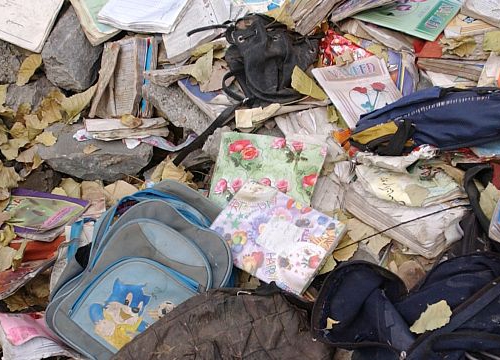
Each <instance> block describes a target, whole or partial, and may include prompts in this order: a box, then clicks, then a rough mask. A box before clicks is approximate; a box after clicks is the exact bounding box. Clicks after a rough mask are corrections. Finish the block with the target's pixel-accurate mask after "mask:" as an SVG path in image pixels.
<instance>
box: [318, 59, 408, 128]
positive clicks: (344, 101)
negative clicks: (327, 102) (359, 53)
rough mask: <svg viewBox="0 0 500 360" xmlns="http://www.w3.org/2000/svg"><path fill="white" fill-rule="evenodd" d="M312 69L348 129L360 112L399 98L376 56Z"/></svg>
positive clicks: (356, 120)
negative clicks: (346, 63)
mask: <svg viewBox="0 0 500 360" xmlns="http://www.w3.org/2000/svg"><path fill="white" fill-rule="evenodd" d="M312 73H313V75H314V77H315V78H316V80H317V81H318V83H319V84H320V85H321V87H323V90H325V92H326V93H327V94H328V97H329V98H330V99H331V100H332V102H333V104H334V105H335V107H336V108H337V109H338V110H339V111H340V113H341V114H342V117H343V118H344V120H345V121H346V123H347V125H348V126H349V127H350V128H351V129H352V128H354V127H355V126H356V124H357V122H358V121H359V117H360V115H362V114H365V113H368V112H370V111H373V110H376V109H379V108H381V107H383V106H385V105H387V104H390V103H392V102H394V101H396V100H398V99H399V98H401V92H400V91H399V90H398V88H397V87H396V85H395V84H394V82H393V81H392V79H391V76H390V74H389V71H388V70H387V66H386V64H385V61H384V60H383V59H379V58H378V57H376V56H370V57H368V58H365V59H361V60H358V61H354V62H353V63H351V64H349V65H345V66H327V67H323V68H316V69H313V70H312Z"/></svg>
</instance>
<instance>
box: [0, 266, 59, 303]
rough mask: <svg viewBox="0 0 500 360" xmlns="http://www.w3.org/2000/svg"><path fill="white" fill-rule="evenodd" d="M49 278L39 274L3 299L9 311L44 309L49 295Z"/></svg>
mask: <svg viewBox="0 0 500 360" xmlns="http://www.w3.org/2000/svg"><path fill="white" fill-rule="evenodd" d="M49 282H50V280H49V278H48V276H45V274H44V273H43V274H40V275H39V276H37V277H35V278H34V279H33V280H32V281H30V282H29V283H28V284H26V286H25V287H22V288H21V289H19V290H18V291H16V292H15V293H14V294H13V295H11V296H9V297H8V298H6V299H4V300H3V301H4V302H5V303H6V304H7V307H8V308H9V310H10V311H12V312H15V311H22V310H26V309H28V308H30V307H33V306H41V307H46V306H47V303H48V294H49Z"/></svg>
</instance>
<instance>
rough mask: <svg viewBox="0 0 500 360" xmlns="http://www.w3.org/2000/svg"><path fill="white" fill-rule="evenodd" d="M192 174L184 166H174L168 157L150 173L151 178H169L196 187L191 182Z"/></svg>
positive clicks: (160, 179) (157, 179)
mask: <svg viewBox="0 0 500 360" xmlns="http://www.w3.org/2000/svg"><path fill="white" fill-rule="evenodd" d="M193 177H194V176H193V174H191V173H190V172H189V171H186V170H185V168H184V166H182V165H179V166H175V165H174V163H173V162H172V160H171V159H170V158H168V157H167V158H166V159H165V160H163V161H162V162H161V163H159V164H158V166H157V167H156V168H155V170H154V171H153V174H152V175H151V180H152V181H154V182H155V183H156V182H160V181H162V180H166V179H170V180H175V181H178V182H181V183H184V184H186V185H188V186H190V187H192V188H196V184H194V183H193V181H192V180H193Z"/></svg>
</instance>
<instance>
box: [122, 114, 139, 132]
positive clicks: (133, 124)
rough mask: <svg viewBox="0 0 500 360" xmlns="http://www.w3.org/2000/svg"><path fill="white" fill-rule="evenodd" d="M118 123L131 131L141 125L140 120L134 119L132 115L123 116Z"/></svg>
mask: <svg viewBox="0 0 500 360" xmlns="http://www.w3.org/2000/svg"><path fill="white" fill-rule="evenodd" d="M120 122H121V123H122V125H125V126H126V127H128V128H131V129H135V128H137V127H139V126H141V125H142V119H141V118H138V117H135V116H134V115H130V114H127V115H123V116H122V117H121V118H120Z"/></svg>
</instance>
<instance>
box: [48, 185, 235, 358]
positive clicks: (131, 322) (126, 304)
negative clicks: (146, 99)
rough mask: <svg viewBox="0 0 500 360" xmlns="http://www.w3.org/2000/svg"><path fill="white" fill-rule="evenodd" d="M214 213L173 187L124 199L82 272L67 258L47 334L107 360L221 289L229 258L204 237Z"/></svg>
mask: <svg viewBox="0 0 500 360" xmlns="http://www.w3.org/2000/svg"><path fill="white" fill-rule="evenodd" d="M219 212H220V209H219V208H218V207H217V206H215V205H214V204H212V203H211V202H210V201H209V200H208V199H206V198H205V197H203V196H202V195H201V194H199V193H197V192H196V191H194V190H192V189H190V188H188V187H186V186H184V185H182V184H179V183H176V182H174V181H164V182H161V183H159V184H157V185H155V186H154V187H153V188H152V189H147V190H143V191H139V192H137V193H135V194H133V195H132V196H127V197H125V198H123V199H121V201H119V203H118V204H117V205H115V206H114V207H112V208H110V209H109V210H108V211H107V212H106V213H104V214H103V216H101V218H100V219H99V221H98V222H97V223H96V224H95V228H94V234H93V239H92V243H91V248H90V255H89V258H88V263H87V264H86V266H82V265H80V263H79V262H78V261H77V259H76V257H77V252H75V251H68V257H69V258H68V265H67V266H66V268H65V270H64V271H63V273H62V275H61V277H60V278H59V280H58V282H57V283H56V285H55V287H54V290H53V292H52V294H51V298H50V302H49V305H48V307H47V310H46V321H47V325H48V327H49V328H50V329H52V330H53V331H54V333H55V334H56V335H57V336H58V337H60V338H61V340H63V341H64V342H65V343H67V344H68V345H69V346H71V347H73V348H74V349H76V350H77V351H79V352H80V353H82V354H84V355H85V356H88V357H89V358H93V359H108V358H110V357H111V356H112V355H113V354H114V353H116V352H117V351H118V350H119V349H120V348H121V347H123V346H124V345H125V344H127V343H128V342H130V341H131V340H132V339H133V338H134V337H135V336H136V335H138V334H139V333H141V332H143V331H144V330H145V329H147V328H148V327H149V326H150V325H151V324H152V323H154V322H155V321H156V320H158V319H159V318H161V317H162V316H163V315H164V314H166V313H167V312H169V311H171V310H172V309H173V308H174V307H176V306H177V305H179V304H180V303H182V302H184V301H186V300H187V299H189V298H191V297H192V296H194V295H196V294H199V293H201V292H205V291H207V290H208V289H211V288H219V287H223V286H224V285H226V284H227V283H228V281H229V278H230V275H231V269H232V258H231V251H230V248H229V246H228V245H227V243H226V242H225V241H224V240H223V239H222V238H221V237H220V235H218V234H217V233H216V232H214V231H212V230H210V229H209V226H210V225H211V223H212V222H213V220H214V219H215V217H216V216H217V215H218V213H219ZM80 225H81V224H76V225H75V226H74V227H73V228H72V238H73V237H74V238H75V240H72V241H76V237H77V235H78V228H79V227H80ZM71 245H72V244H70V246H69V249H70V250H71Z"/></svg>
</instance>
